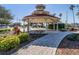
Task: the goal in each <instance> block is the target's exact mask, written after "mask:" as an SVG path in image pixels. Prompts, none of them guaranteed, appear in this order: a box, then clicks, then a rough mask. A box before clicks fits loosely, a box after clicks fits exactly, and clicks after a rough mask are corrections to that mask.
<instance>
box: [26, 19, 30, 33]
mask: <svg viewBox="0 0 79 59" xmlns="http://www.w3.org/2000/svg"><path fill="white" fill-rule="evenodd" d="M29 26H30V19H28V25H27V32H28V33H29V28H30V27H29Z"/></svg>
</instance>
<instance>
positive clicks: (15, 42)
mask: <svg viewBox="0 0 79 59" xmlns="http://www.w3.org/2000/svg"><path fill="white" fill-rule="evenodd" d="M26 41H29V35H28V33H20V34H19V35H4V36H0V54H9V53H10V52H12V51H14V50H15V49H18V48H19V46H20V44H22V43H24V42H26Z"/></svg>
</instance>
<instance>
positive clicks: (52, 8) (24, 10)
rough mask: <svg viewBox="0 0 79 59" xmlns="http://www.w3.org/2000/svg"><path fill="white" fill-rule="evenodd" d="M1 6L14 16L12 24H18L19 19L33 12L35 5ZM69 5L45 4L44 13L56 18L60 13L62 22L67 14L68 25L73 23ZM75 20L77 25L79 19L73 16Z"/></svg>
mask: <svg viewBox="0 0 79 59" xmlns="http://www.w3.org/2000/svg"><path fill="white" fill-rule="evenodd" d="M3 6H4V7H5V8H6V9H9V10H10V12H11V13H12V15H14V19H13V22H18V21H19V20H18V19H20V21H21V19H22V18H23V17H24V16H27V15H30V14H31V13H32V12H33V11H34V10H35V6H36V4H3ZM69 6H70V4H46V9H45V10H46V11H49V12H50V14H53V13H56V14H57V15H56V16H58V15H59V13H62V14H63V16H62V19H61V21H62V22H65V21H66V12H67V13H68V23H73V19H72V18H73V17H72V11H70V10H69ZM74 11H75V13H76V12H77V9H75V10H74ZM75 20H76V22H77V23H79V19H78V17H77V16H75Z"/></svg>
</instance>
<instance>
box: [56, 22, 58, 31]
mask: <svg viewBox="0 0 79 59" xmlns="http://www.w3.org/2000/svg"><path fill="white" fill-rule="evenodd" d="M56 24H57V26H56V27H57V28H56V30H57V31H58V23H56Z"/></svg>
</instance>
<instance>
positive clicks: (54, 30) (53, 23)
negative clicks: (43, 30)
mask: <svg viewBox="0 0 79 59" xmlns="http://www.w3.org/2000/svg"><path fill="white" fill-rule="evenodd" d="M53 30H54V31H55V23H53Z"/></svg>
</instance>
